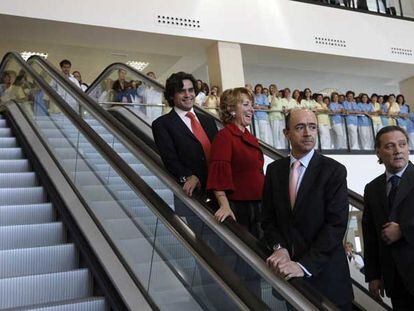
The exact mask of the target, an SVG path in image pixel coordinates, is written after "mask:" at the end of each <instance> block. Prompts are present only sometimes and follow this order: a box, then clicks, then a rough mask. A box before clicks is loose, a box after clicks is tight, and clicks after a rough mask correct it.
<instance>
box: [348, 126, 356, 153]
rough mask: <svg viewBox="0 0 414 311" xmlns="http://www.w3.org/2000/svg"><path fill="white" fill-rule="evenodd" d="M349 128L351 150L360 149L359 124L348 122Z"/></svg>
mask: <svg viewBox="0 0 414 311" xmlns="http://www.w3.org/2000/svg"><path fill="white" fill-rule="evenodd" d="M347 129H348V138H349V147H350V148H351V150H359V144H358V126H356V125H353V124H348V125H347Z"/></svg>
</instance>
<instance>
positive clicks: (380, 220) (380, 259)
mask: <svg viewBox="0 0 414 311" xmlns="http://www.w3.org/2000/svg"><path fill="white" fill-rule="evenodd" d="M375 149H376V153H377V156H378V159H379V160H378V162H379V163H384V165H385V173H384V174H382V175H380V176H379V177H377V178H375V179H374V180H373V181H371V182H370V183H369V184H368V185H367V186H366V187H365V192H364V203H365V207H364V214H363V217H362V229H363V235H364V257H365V280H366V281H367V282H369V291H370V292H371V294H372V295H373V296H374V297H376V298H377V299H378V300H381V297H380V296H383V292H382V288H385V291H386V294H387V296H389V297H391V302H392V305H393V308H394V310H412V309H413V306H414V165H413V164H412V163H411V162H409V160H408V159H409V150H408V136H407V134H406V133H405V131H404V130H403V129H402V128H400V127H398V126H387V127H384V128H382V129H381V130H380V131H379V132H378V134H377V136H376V138H375Z"/></svg>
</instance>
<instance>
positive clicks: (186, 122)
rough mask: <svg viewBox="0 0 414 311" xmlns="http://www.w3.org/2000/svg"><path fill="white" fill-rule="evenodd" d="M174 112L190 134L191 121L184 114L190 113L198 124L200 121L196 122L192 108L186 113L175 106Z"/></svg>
mask: <svg viewBox="0 0 414 311" xmlns="http://www.w3.org/2000/svg"><path fill="white" fill-rule="evenodd" d="M174 110H175V112H176V113H177V114H178V116H179V117H180V119H181V120H183V122H184V124H185V125H186V126H187V127H188V129H189V130H190V131H191V133H192V132H193V129H192V128H191V120H190V118H189V117H187V116H186V114H187V113H188V112H192V113H193V114H194V115H195V118H196V120H197V121H198V122H200V120H198V118H197V115H196V114H195V113H194V108H191V109H190V110H188V111H185V110H182V109H180V108H178V107H176V106H174Z"/></svg>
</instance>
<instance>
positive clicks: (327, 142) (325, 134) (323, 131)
mask: <svg viewBox="0 0 414 311" xmlns="http://www.w3.org/2000/svg"><path fill="white" fill-rule="evenodd" d="M318 127H319V138H320V140H321V149H322V150H329V149H332V143H331V133H330V130H329V126H328V125H324V124H320V125H319V126H318Z"/></svg>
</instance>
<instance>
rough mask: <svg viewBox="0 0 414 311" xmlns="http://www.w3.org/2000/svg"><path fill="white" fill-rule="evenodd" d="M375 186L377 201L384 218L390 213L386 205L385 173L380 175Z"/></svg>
mask: <svg viewBox="0 0 414 311" xmlns="http://www.w3.org/2000/svg"><path fill="white" fill-rule="evenodd" d="M376 188H377V189H376V190H377V194H378V202H379V204H380V205H381V206H382V210H383V212H384V216H385V218H386V219H388V215H389V214H390V208H389V206H388V196H387V176H386V175H385V173H384V174H382V175H381V178H380V182H379V183H378V185H377V187H376Z"/></svg>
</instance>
